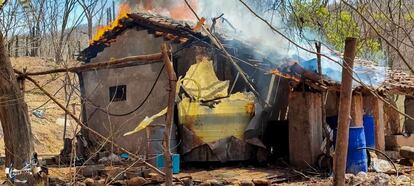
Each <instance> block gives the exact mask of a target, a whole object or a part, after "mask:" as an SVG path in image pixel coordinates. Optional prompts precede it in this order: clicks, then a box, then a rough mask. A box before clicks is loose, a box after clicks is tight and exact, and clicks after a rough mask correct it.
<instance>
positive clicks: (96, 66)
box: [15, 53, 162, 76]
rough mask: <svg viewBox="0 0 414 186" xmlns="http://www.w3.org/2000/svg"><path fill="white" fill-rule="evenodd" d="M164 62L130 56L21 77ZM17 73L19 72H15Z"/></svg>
mask: <svg viewBox="0 0 414 186" xmlns="http://www.w3.org/2000/svg"><path fill="white" fill-rule="evenodd" d="M161 60H162V54H161V53H157V54H149V55H140V56H130V57H125V58H120V59H114V60H110V61H107V62H100V63H88V64H84V65H81V66H76V67H69V68H59V69H53V70H47V71H42V72H27V73H21V74H20V75H23V76H39V75H47V74H54V73H62V72H83V71H91V70H97V69H103V68H109V67H112V66H116V65H126V64H127V63H132V64H137V63H139V64H147V63H154V62H159V61H161ZM15 72H16V73H17V71H16V70H15Z"/></svg>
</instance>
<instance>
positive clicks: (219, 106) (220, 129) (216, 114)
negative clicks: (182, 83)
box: [178, 93, 254, 143]
mask: <svg viewBox="0 0 414 186" xmlns="http://www.w3.org/2000/svg"><path fill="white" fill-rule="evenodd" d="M253 113H254V95H253V94H251V93H236V94H232V95H230V97H229V98H223V99H220V101H219V102H218V103H211V104H210V105H209V104H203V103H201V102H191V100H190V99H189V98H187V97H185V98H183V100H182V101H181V102H180V103H179V104H178V114H179V121H180V123H181V124H184V125H185V126H186V127H187V128H189V129H190V130H191V131H193V132H194V133H195V135H196V136H198V137H199V138H200V140H201V141H202V142H204V143H210V142H214V141H217V140H220V139H223V138H227V137H231V136H234V137H236V138H237V139H240V140H243V137H244V131H245V129H246V127H247V125H248V124H249V122H250V119H251V118H252V114H253Z"/></svg>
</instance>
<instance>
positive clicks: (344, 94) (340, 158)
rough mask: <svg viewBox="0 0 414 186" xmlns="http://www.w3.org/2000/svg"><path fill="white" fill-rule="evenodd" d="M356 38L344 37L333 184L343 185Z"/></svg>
mask: <svg viewBox="0 0 414 186" xmlns="http://www.w3.org/2000/svg"><path fill="white" fill-rule="evenodd" d="M356 44H357V39H356V38H346V39H345V53H344V63H343V68H342V83H341V95H340V99H339V114H338V132H337V137H336V148H335V157H334V159H335V162H334V185H337V186H343V185H345V169H346V157H347V153H348V138H349V123H350V121H351V102H352V69H353V66H354V58H355V55H356Z"/></svg>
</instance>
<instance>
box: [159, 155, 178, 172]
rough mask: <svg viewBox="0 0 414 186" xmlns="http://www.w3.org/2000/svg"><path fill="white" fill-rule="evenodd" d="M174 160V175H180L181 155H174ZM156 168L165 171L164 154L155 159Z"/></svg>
mask: <svg viewBox="0 0 414 186" xmlns="http://www.w3.org/2000/svg"><path fill="white" fill-rule="evenodd" d="M171 158H172V166H173V167H172V170H173V174H178V173H180V155H179V154H173V155H172V156H171ZM155 166H156V167H157V168H159V169H163V168H164V167H165V164H164V155H163V154H159V155H158V156H157V157H156V158H155Z"/></svg>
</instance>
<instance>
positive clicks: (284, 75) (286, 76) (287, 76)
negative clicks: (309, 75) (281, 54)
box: [270, 69, 301, 82]
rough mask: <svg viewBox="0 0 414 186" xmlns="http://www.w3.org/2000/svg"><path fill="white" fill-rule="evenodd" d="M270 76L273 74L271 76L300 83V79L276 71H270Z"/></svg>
mask: <svg viewBox="0 0 414 186" xmlns="http://www.w3.org/2000/svg"><path fill="white" fill-rule="evenodd" d="M270 74H273V75H276V76H279V77H283V78H285V79H290V80H293V81H296V82H300V81H301V79H300V78H298V77H296V76H293V75H290V74H285V73H283V72H281V71H280V70H278V69H272V70H271V71H270Z"/></svg>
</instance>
